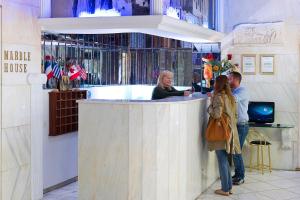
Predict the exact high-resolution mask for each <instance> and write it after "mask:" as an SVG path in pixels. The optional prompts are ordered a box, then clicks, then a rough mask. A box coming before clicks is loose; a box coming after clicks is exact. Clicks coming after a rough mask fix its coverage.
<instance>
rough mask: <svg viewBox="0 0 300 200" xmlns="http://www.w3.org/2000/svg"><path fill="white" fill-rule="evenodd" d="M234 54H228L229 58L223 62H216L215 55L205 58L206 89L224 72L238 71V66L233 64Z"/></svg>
mask: <svg viewBox="0 0 300 200" xmlns="http://www.w3.org/2000/svg"><path fill="white" fill-rule="evenodd" d="M231 59H232V54H227V58H226V59H223V60H221V61H218V60H215V59H214V56H213V54H211V53H210V54H208V55H207V56H205V57H203V58H202V60H203V61H204V72H203V76H204V79H205V80H206V87H208V88H209V87H210V80H211V79H213V77H217V76H219V75H221V74H222V73H224V72H227V71H230V70H236V68H237V66H235V65H233V64H231Z"/></svg>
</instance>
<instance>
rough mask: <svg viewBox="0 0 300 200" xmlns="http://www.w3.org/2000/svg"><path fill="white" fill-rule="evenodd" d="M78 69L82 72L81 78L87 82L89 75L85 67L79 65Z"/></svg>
mask: <svg viewBox="0 0 300 200" xmlns="http://www.w3.org/2000/svg"><path fill="white" fill-rule="evenodd" d="M77 69H78V70H79V72H80V77H81V78H82V79H83V80H86V79H87V74H86V71H85V69H84V68H83V67H80V66H79V65H77Z"/></svg>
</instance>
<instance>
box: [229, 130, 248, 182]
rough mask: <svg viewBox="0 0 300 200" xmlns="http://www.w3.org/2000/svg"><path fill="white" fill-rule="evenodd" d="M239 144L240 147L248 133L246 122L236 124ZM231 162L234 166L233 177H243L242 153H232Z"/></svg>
mask: <svg viewBox="0 0 300 200" xmlns="http://www.w3.org/2000/svg"><path fill="white" fill-rule="evenodd" d="M237 129H238V134H239V139H240V145H241V149H242V148H243V145H244V142H245V140H246V137H247V135H248V131H249V125H248V124H238V125H237ZM233 162H234V167H235V177H236V178H237V179H244V178H245V167H244V161H243V157H242V154H234V155H233Z"/></svg>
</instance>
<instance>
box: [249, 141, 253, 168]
mask: <svg viewBox="0 0 300 200" xmlns="http://www.w3.org/2000/svg"><path fill="white" fill-rule="evenodd" d="M252 153H253V145H251V144H250V165H249V168H250V172H251V171H252Z"/></svg>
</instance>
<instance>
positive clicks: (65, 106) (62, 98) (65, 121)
mask: <svg viewBox="0 0 300 200" xmlns="http://www.w3.org/2000/svg"><path fill="white" fill-rule="evenodd" d="M86 97H87V91H86V90H67V91H51V92H49V136H57V135H62V134H66V133H71V132H74V131H77V130H78V104H77V103H76V100H79V99H86Z"/></svg>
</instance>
